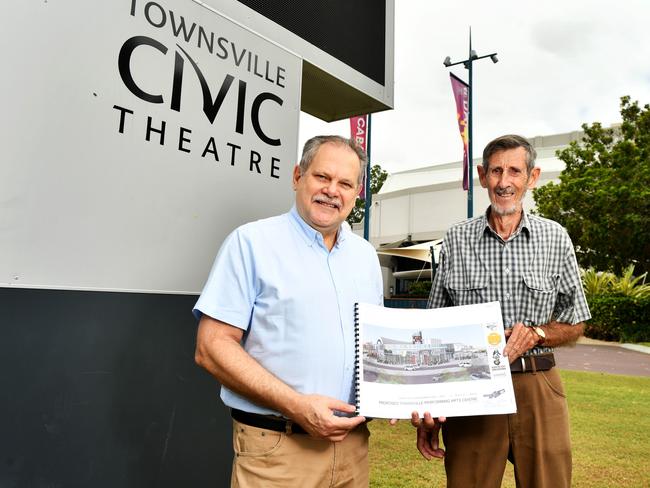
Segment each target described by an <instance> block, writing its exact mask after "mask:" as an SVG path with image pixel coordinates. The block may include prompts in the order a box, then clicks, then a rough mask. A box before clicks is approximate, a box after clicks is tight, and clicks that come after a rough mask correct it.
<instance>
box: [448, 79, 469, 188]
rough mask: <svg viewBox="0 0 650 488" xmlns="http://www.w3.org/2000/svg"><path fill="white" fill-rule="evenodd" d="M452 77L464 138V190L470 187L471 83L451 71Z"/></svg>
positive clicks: (459, 124) (457, 114) (462, 136)
mask: <svg viewBox="0 0 650 488" xmlns="http://www.w3.org/2000/svg"><path fill="white" fill-rule="evenodd" d="M449 77H450V78H451V89H452V90H453V92H454V99H455V100H456V118H457V119H458V129H459V130H460V138H461V139H462V140H463V190H467V189H469V177H470V175H469V174H468V172H469V159H468V158H469V147H468V145H469V133H468V131H469V127H467V123H468V120H469V85H468V84H467V83H465V82H464V81H463V80H461V79H460V78H458V77H457V76H454V75H453V74H452V73H449Z"/></svg>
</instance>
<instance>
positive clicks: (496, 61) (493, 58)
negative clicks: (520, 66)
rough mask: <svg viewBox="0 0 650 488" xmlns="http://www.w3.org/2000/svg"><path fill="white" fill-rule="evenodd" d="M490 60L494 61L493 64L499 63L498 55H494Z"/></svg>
mask: <svg viewBox="0 0 650 488" xmlns="http://www.w3.org/2000/svg"><path fill="white" fill-rule="evenodd" d="M490 59H491V60H492V62H493V63H494V64H497V63H498V62H499V58H497V55H496V54H493V55H492V56H490Z"/></svg>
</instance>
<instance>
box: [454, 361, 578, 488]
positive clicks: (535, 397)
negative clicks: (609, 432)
mask: <svg viewBox="0 0 650 488" xmlns="http://www.w3.org/2000/svg"><path fill="white" fill-rule="evenodd" d="M512 382H513V386H514V391H515V398H516V400H517V413H516V414H511V415H484V416H476V417H456V418H449V419H447V422H446V423H445V424H443V428H442V432H443V439H444V442H445V448H446V451H447V453H446V455H445V470H446V472H447V486H448V487H449V488H471V487H476V488H491V487H494V488H498V487H500V486H501V480H502V478H503V473H504V471H505V466H506V460H510V461H511V462H512V464H513V465H514V470H515V481H516V483H517V487H522V488H570V486H571V442H570V439H569V418H568V409H567V403H566V397H565V394H564V388H563V386H562V381H561V379H560V375H559V373H558V372H557V370H556V368H553V369H550V370H548V371H539V372H537V373H513V375H512Z"/></svg>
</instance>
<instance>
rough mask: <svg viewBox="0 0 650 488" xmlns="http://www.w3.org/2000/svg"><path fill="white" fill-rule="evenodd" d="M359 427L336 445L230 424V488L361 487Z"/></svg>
mask: <svg viewBox="0 0 650 488" xmlns="http://www.w3.org/2000/svg"><path fill="white" fill-rule="evenodd" d="M369 436H370V433H369V432H368V428H367V427H366V425H365V424H363V425H361V426H359V427H358V428H356V429H355V430H353V431H352V432H350V434H348V436H347V437H346V438H345V439H344V440H343V441H341V442H330V441H326V440H320V439H314V438H313V437H311V436H309V435H306V434H285V433H284V432H275V431H273V430H266V429H260V428H258V427H251V426H249V425H246V424H242V423H239V422H237V421H236V420H233V450H234V452H235V456H234V458H233V466H232V478H231V482H230V486H231V488H291V487H297V488H326V487H327V488H335V487H336V488H367V486H368V437H369Z"/></svg>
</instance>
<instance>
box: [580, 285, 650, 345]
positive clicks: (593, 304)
mask: <svg viewBox="0 0 650 488" xmlns="http://www.w3.org/2000/svg"><path fill="white" fill-rule="evenodd" d="M589 308H590V310H591V315H592V319H591V320H590V321H588V322H587V327H586V329H585V335H587V336H588V337H592V338H594V339H601V340H606V341H622V342H647V341H650V297H633V296H626V295H622V294H607V295H596V296H592V297H591V298H589Z"/></svg>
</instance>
